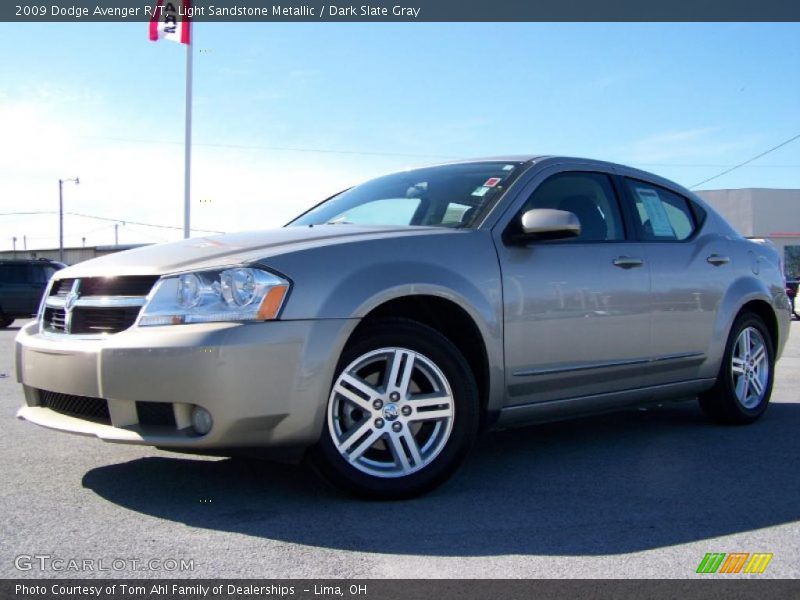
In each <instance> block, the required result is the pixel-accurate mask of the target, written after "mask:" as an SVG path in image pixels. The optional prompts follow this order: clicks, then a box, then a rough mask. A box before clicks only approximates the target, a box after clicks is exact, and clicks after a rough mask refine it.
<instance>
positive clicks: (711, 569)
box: [697, 552, 725, 573]
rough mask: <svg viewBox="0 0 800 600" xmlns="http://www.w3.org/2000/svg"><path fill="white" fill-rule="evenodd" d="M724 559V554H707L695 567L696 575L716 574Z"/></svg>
mask: <svg viewBox="0 0 800 600" xmlns="http://www.w3.org/2000/svg"><path fill="white" fill-rule="evenodd" d="M724 558H725V553H724V552H708V553H706V555H705V556H704V557H703V560H701V561H700V565H699V566H698V567H697V572H698V573H716V572H717V569H719V566H720V565H721V564H722V561H723V559H724Z"/></svg>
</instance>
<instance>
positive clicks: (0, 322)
mask: <svg viewBox="0 0 800 600" xmlns="http://www.w3.org/2000/svg"><path fill="white" fill-rule="evenodd" d="M13 322H14V317H8V316H6V314H5V313H4V312H3V311H2V310H0V329H5V328H6V327H8V326H9V325H11V324H12V323H13Z"/></svg>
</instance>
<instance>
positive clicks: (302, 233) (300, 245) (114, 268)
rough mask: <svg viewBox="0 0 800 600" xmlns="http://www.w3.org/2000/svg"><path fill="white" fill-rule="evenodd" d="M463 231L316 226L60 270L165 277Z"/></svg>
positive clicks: (194, 241)
mask: <svg viewBox="0 0 800 600" xmlns="http://www.w3.org/2000/svg"><path fill="white" fill-rule="evenodd" d="M457 231H459V230H453V229H446V228H442V227H393V226H360V225H314V226H309V227H284V228H281V229H269V230H264V231H246V232H241V233H233V234H227V235H215V236H209V237H200V238H190V239H188V240H181V241H179V242H171V243H167V244H156V245H152V246H144V247H141V248H135V249H133V250H126V251H124V252H118V253H114V254H109V255H107V256H102V257H99V258H95V259H92V260H88V261H86V262H82V263H78V264H76V265H74V266H72V267H67V268H66V269H63V270H61V271H59V272H58V273H57V275H56V277H57V278H58V279H63V278H67V277H70V278H71V277H109V276H118V275H165V274H168V273H176V272H181V271H187V270H192V269H203V268H215V267H224V266H229V265H239V264H248V263H254V262H258V261H261V260H264V259H268V258H270V257H272V256H277V255H279V254H285V253H288V252H296V251H302V250H308V249H311V248H320V247H326V246H330V245H333V244H343V243H353V242H358V241H362V240H374V239H384V238H385V239H391V238H396V237H407V236H419V235H446V234H452V233H456V232H457Z"/></svg>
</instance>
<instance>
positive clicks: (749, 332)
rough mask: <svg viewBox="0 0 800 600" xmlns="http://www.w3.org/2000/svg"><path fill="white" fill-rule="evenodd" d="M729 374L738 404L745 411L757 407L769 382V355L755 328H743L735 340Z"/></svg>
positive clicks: (761, 337)
mask: <svg viewBox="0 0 800 600" xmlns="http://www.w3.org/2000/svg"><path fill="white" fill-rule="evenodd" d="M731 374H732V375H733V389H734V391H735V393H736V398H737V400H738V401H739V403H740V404H741V405H742V406H743V407H744V408H747V409H752V408H755V407H756V406H758V404H759V403H760V402H761V400H762V399H763V397H764V392H765V391H766V389H767V384H768V382H769V354H768V353H767V347H766V343H765V341H764V338H763V336H762V335H761V333H760V332H759V331H758V329H756V328H755V327H745V328H744V329H742V331H741V332H740V333H739V337H738V338H736V343H735V344H734V347H733V353H732V354H731Z"/></svg>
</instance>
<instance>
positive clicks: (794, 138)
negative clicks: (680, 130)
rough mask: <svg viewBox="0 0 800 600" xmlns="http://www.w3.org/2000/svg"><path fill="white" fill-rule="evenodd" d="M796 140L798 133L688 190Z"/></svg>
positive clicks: (798, 137)
mask: <svg viewBox="0 0 800 600" xmlns="http://www.w3.org/2000/svg"><path fill="white" fill-rule="evenodd" d="M797 139H800V133H798V134H797V135H795V136H793V137H790V138H789V139H788V140H786V141H785V142H781V143H780V144H778V145H777V146H773V147H772V148H770V149H769V150H766V151H764V152H762V153H761V154H759V155H757V156H754V157H753V158H750V159H748V160H746V161H744V162H743V163H739V164H738V165H735V166H733V167H731V168H730V169H726V170H725V171H722V173H717V174H716V175H714V176H713V177H709V178H708V179H704V180H703V181H700V182H699V183H695V184H694V185H693V186H692V187H690V188H689V189H691V190H693V189H694V188H696V187H697V186H698V185H703V184H704V183H708V182H709V181H711V180H713V179H717V178H718V177H722V176H723V175H727V174H728V173H730V172H731V171H735V170H736V169H738V168H740V167H743V166H745V165H747V164H750V163H751V162H753V161H754V160H757V159H759V158H761V157H762V156H766V155H767V154H769V153H770V152H774V151H775V150H777V149H778V148H783V147H784V146H785V145H786V144H791V143H792V142H793V141H795V140H797Z"/></svg>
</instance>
